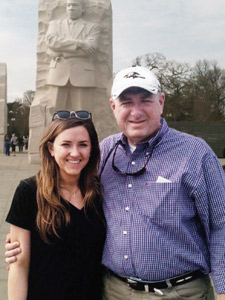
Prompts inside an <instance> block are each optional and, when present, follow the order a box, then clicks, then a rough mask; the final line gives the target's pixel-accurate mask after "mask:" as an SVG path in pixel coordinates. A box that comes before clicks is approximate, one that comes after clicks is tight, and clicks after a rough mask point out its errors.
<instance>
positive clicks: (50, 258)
mask: <svg viewBox="0 0 225 300" xmlns="http://www.w3.org/2000/svg"><path fill="white" fill-rule="evenodd" d="M36 189H37V188H36V182H35V179H34V177H33V178H29V179H27V180H23V181H21V182H20V184H19V186H18V187H17V189H16V192H15V195H14V198H13V202H12V205H11V208H10V211H9V214H8V216H7V218H6V221H7V222H9V223H11V224H13V225H16V226H18V227H21V228H23V229H27V230H29V231H30V232H31V260H30V270H29V283H28V297H27V299H28V300H75V299H76V300H100V299H101V288H102V281H101V280H102V266H101V256H102V250H103V245H104V240H105V225H104V216H103V211H102V206H101V203H100V201H96V208H97V211H98V214H97V213H96V211H95V210H94V209H93V208H90V207H88V206H87V207H85V209H84V208H83V209H82V210H79V209H77V208H76V207H74V206H73V205H72V204H70V203H69V202H67V201H65V200H63V199H61V201H62V203H63V204H64V205H65V206H66V207H67V208H68V209H69V212H70V218H71V222H70V225H69V226H67V227H66V226H65V227H64V228H62V230H61V231H60V237H61V239H58V238H56V237H52V242H51V244H50V245H49V244H46V243H45V242H44V241H43V240H42V239H41V237H40V235H39V232H38V230H37V227H36V215H37V200H36Z"/></svg>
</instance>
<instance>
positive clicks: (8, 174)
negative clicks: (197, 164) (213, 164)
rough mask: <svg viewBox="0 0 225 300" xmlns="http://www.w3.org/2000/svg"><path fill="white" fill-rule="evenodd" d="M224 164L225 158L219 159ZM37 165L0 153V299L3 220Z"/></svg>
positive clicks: (1, 292)
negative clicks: (18, 189)
mask: <svg viewBox="0 0 225 300" xmlns="http://www.w3.org/2000/svg"><path fill="white" fill-rule="evenodd" d="M221 163H222V164H225V159H223V160H221ZM38 169H39V166H37V165H29V164H28V159H27V153H25V152H23V153H17V154H16V156H10V157H7V156H5V155H4V154H2V153H0V300H7V270H6V265H5V258H4V255H5V247H4V245H5V237H6V234H7V233H8V232H9V225H8V224H7V223H6V222H5V218H6V215H7V213H8V211H9V208H10V205H11V200H12V197H13V194H14V191H15V189H16V187H17V185H18V183H19V181H20V180H21V179H23V178H26V177H29V176H32V175H34V174H36V172H37V171H38Z"/></svg>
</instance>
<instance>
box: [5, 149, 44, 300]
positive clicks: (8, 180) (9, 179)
mask: <svg viewBox="0 0 225 300" xmlns="http://www.w3.org/2000/svg"><path fill="white" fill-rule="evenodd" d="M38 169H39V167H38V166H37V165H29V164H28V159H27V153H25V152H24V153H17V154H16V156H10V157H8V156H5V155H4V154H2V153H0V300H7V271H6V265H5V262H4V255H5V247H4V244H5V237H6V234H7V233H8V232H9V225H8V224H7V223H6V222H5V218H6V215H7V213H8V211H9V208H10V205H11V200H12V197H13V194H14V191H15V189H16V187H17V185H18V183H19V181H20V180H21V179H23V178H26V177H29V176H32V175H34V174H35V173H36V172H37V171H38Z"/></svg>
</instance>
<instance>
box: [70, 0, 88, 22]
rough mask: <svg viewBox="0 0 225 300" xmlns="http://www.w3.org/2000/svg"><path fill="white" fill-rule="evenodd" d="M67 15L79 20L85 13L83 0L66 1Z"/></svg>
mask: <svg viewBox="0 0 225 300" xmlns="http://www.w3.org/2000/svg"><path fill="white" fill-rule="evenodd" d="M66 12H67V16H68V18H69V19H71V20H77V19H79V18H81V17H82V15H83V13H84V3H83V1H82V0H67V2H66Z"/></svg>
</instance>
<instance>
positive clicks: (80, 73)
mask: <svg viewBox="0 0 225 300" xmlns="http://www.w3.org/2000/svg"><path fill="white" fill-rule="evenodd" d="M84 11H85V4H84V1H83V0H67V2H66V12H67V18H65V19H62V20H53V21H51V22H50V23H49V27H48V31H47V34H46V44H47V47H48V50H47V54H48V56H49V57H50V58H51V62H50V65H49V73H48V76H47V85H49V86H50V90H49V98H50V100H51V105H52V106H53V107H54V108H56V109H59V108H62V105H63V106H64V107H66V108H67V109H70V110H77V109H81V106H82V99H84V98H85V99H86V101H87V100H88V101H93V99H92V97H93V93H94V91H91V90H90V88H95V87H96V74H95V65H94V63H93V60H94V57H93V56H94V54H95V52H96V49H97V46H98V39H99V34H100V26H98V25H97V24H94V23H91V22H89V21H86V20H84V19H83V18H82V16H83V14H84ZM84 88H85V90H84ZM87 88H88V91H87ZM87 96H88V98H89V99H87ZM62 101H63V103H62Z"/></svg>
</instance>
